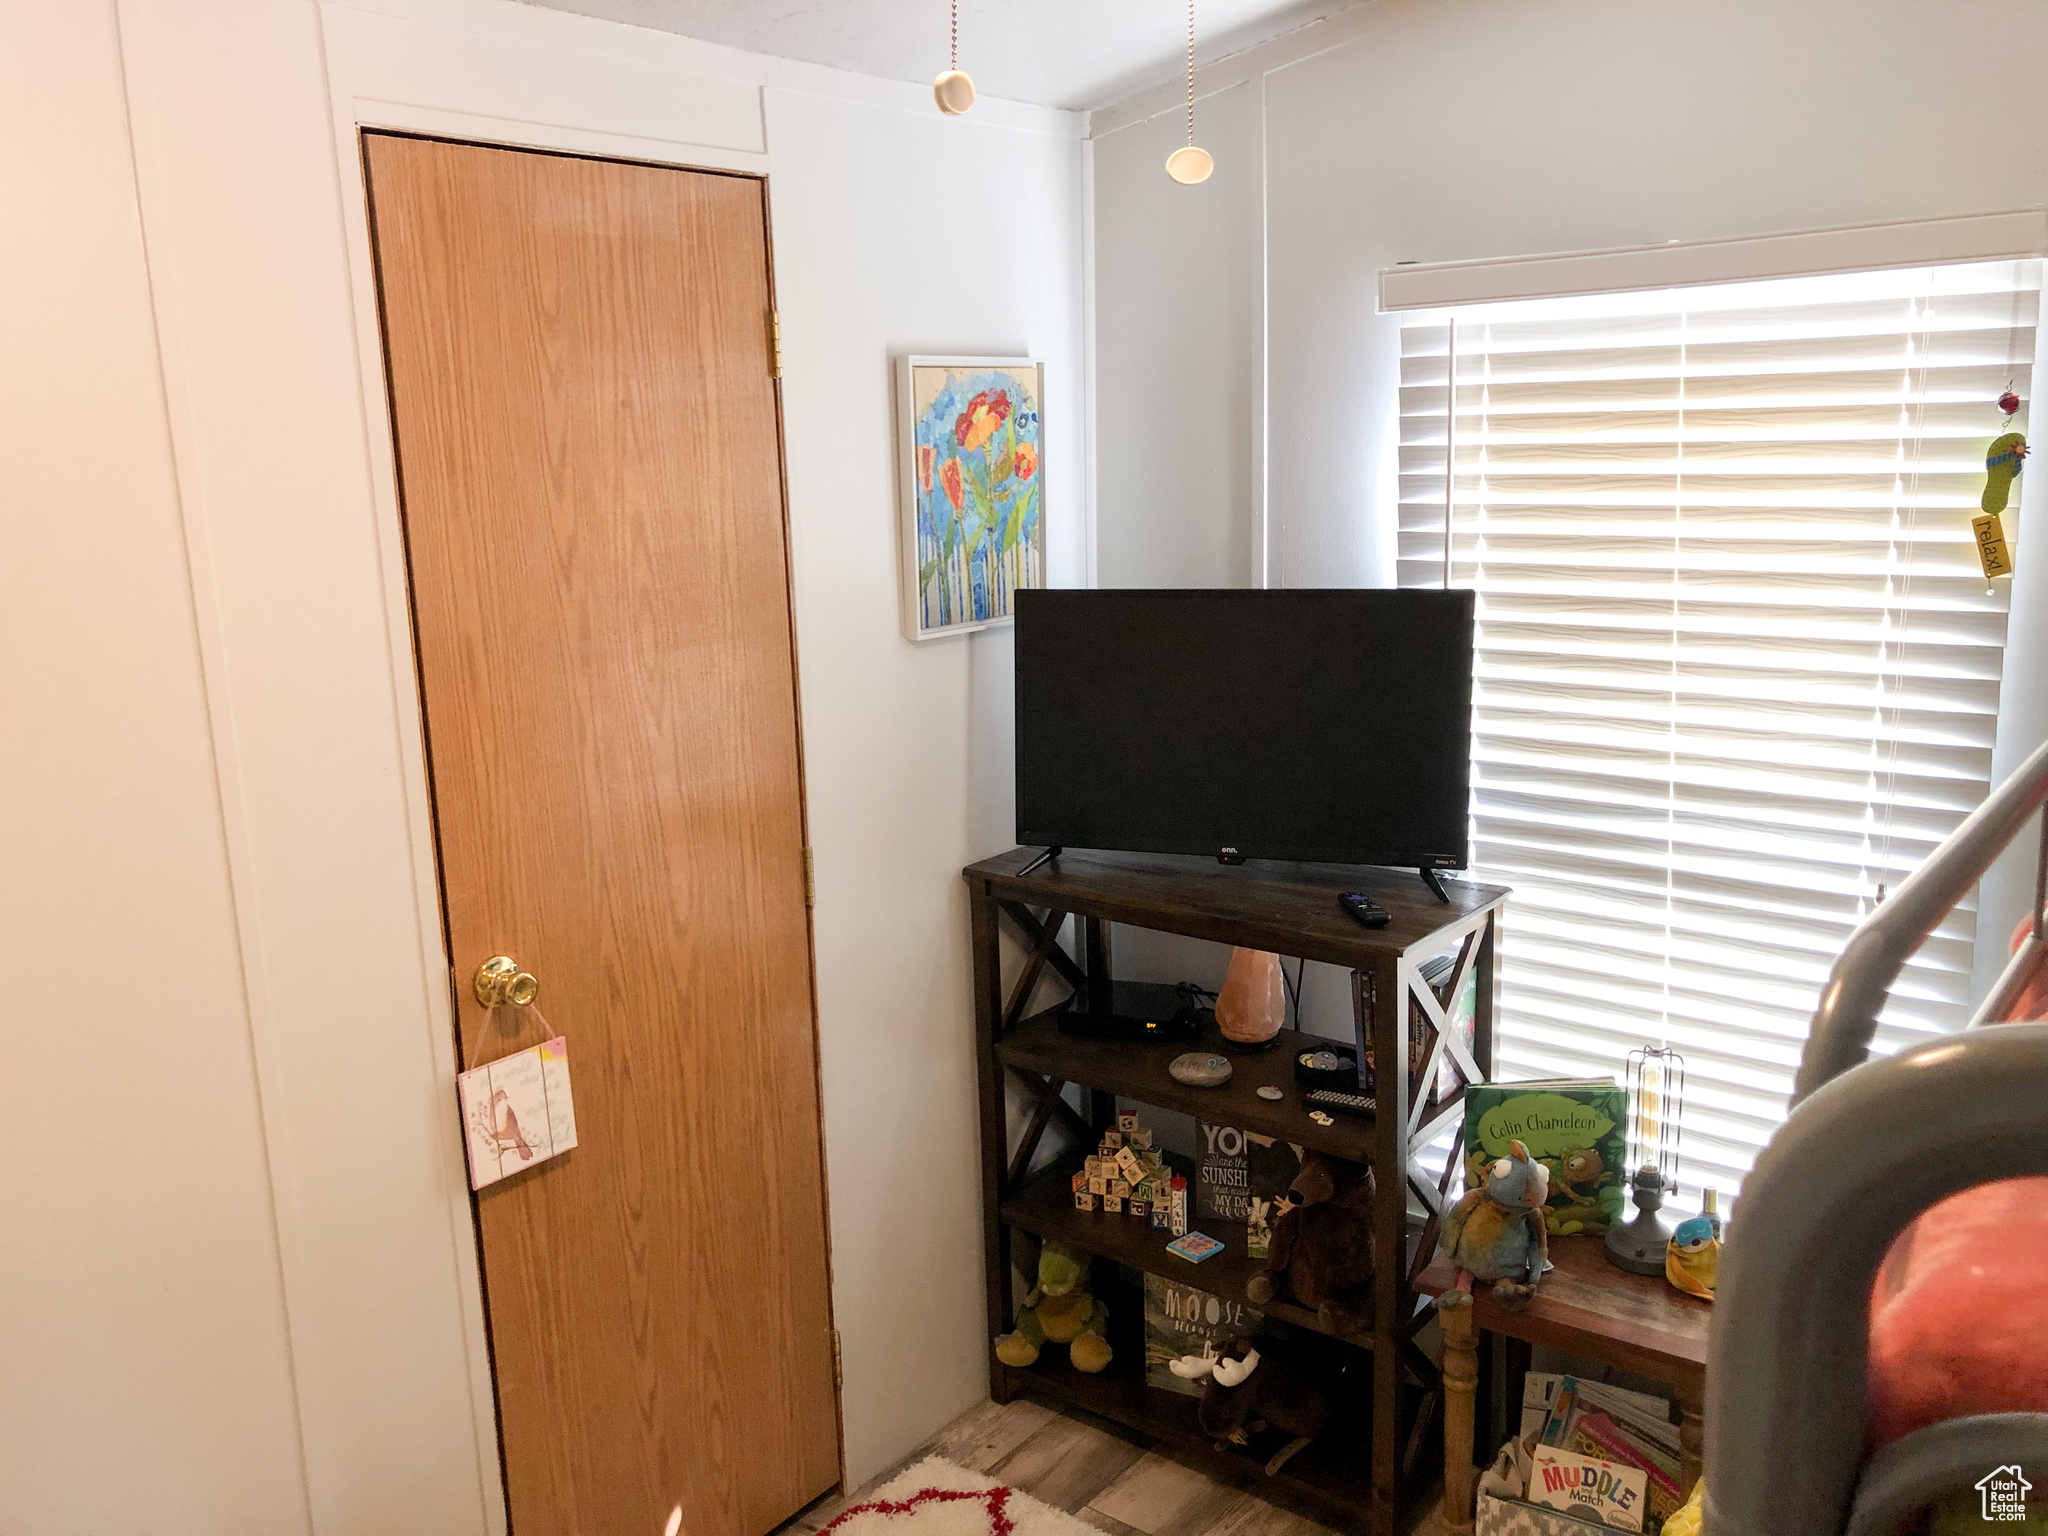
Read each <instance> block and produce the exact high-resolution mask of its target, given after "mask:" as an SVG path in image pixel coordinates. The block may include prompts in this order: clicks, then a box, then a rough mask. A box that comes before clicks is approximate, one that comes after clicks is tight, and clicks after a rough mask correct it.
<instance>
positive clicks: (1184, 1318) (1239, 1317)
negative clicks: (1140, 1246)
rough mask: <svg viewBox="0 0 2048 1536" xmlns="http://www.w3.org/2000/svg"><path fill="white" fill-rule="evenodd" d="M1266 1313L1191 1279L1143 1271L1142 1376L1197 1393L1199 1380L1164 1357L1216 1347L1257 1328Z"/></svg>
mask: <svg viewBox="0 0 2048 1536" xmlns="http://www.w3.org/2000/svg"><path fill="white" fill-rule="evenodd" d="M1263 1321H1264V1314H1263V1313H1260V1312H1258V1311H1255V1310H1254V1309H1253V1308H1251V1307H1248V1306H1246V1305H1245V1304H1244V1303H1243V1302H1241V1301H1226V1300H1225V1299H1224V1298H1222V1297H1221V1296H1211V1295H1210V1294H1209V1293H1208V1292H1206V1291H1198V1290H1196V1289H1195V1288H1194V1287H1193V1286H1192V1285H1182V1284H1181V1283H1180V1282H1179V1281H1178V1280H1167V1279H1164V1278H1162V1277H1160V1276H1158V1275H1147V1276H1146V1277H1145V1382H1146V1384H1147V1385H1148V1386H1154V1387H1163V1388H1165V1389H1166V1390H1167V1391H1168V1392H1179V1393H1181V1394H1183V1395H1184V1396H1187V1397H1200V1396H1201V1395H1202V1383H1201V1382H1200V1381H1199V1380H1194V1381H1189V1380H1185V1379H1183V1378H1182V1377H1179V1376H1176V1375H1174V1374H1173V1372H1172V1371H1170V1370H1168V1369H1167V1366H1168V1363H1169V1362H1171V1361H1174V1360H1178V1359H1179V1358H1180V1357H1181V1356H1182V1355H1199V1354H1201V1353H1202V1350H1203V1347H1204V1346H1207V1347H1209V1348H1211V1349H1216V1350H1220V1349H1222V1348H1223V1346H1224V1345H1225V1344H1228V1343H1229V1342H1230V1341H1231V1340H1232V1339H1234V1338H1237V1337H1238V1336H1239V1335H1240V1334H1247V1333H1257V1332H1258V1331H1259V1327H1260V1324H1261V1323H1262V1322H1263Z"/></svg>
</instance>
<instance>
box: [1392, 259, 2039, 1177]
mask: <svg viewBox="0 0 2048 1536" xmlns="http://www.w3.org/2000/svg"><path fill="white" fill-rule="evenodd" d="M2037 274H2038V264H2037V263H2033V262H2025V263H2000V264H1995V265H1985V266H1958V267H1946V268H1936V269H1932V270H1922V271H1915V272H1908V273H1897V272H1888V273H1870V274H1858V275H1856V276H1852V277H1830V278H1804V279H1798V280H1791V281H1782V282H1771V283H1751V284H1741V285H1722V286H1716V287H1712V288H1698V289H1688V290H1678V291H1666V292H1662V293H1655V294H1625V295H1603V296H1600V297H1598V298H1593V299H1583V298H1581V299H1568V300H1548V301H1537V302H1529V303H1517V304H1497V305H1488V306H1484V307H1477V308H1473V309H1469V310H1463V311H1460V312H1458V313H1457V314H1456V315H1455V317H1451V316H1447V315H1445V314H1443V313H1441V312H1439V313H1436V314H1430V315H1419V316H1415V317H1412V318H1411V319H1410V320H1409V321H1408V322H1407V323H1406V324H1404V328H1403V331H1402V341H1403V345H1402V388H1401V448H1400V470H1401V482H1400V483H1401V503H1400V533H1399V540H1400V542H1399V562H1400V565H1399V569H1400V580H1401V584H1402V585H1404V586H1418V587H1435V586H1439V585H1441V583H1442V580H1443V526H1444V523H1443V520H1444V472H1445V443H1446V426H1447V419H1446V395H1447V388H1446V375H1447V372H1448V362H1449V357H1448V342H1449V338H1450V336H1451V334H1452V329H1453V328H1452V324H1451V320H1452V319H1453V318H1455V322H1456V324H1455V335H1456V350H1457V356H1456V379H1457V386H1456V388H1457V416H1456V423H1455V425H1456V432H1455V439H1454V440H1455V445H1456V455H1457V476H1456V481H1455V498H1454V506H1453V529H1454V541H1453V551H1452V554H1453V566H1452V580H1453V584H1454V585H1458V586H1468V585H1469V586H1471V587H1473V588H1475V589H1477V591H1478V594H1479V603H1478V611H1479V642H1478V661H1477V684H1476V690H1475V709H1474V731H1475V738H1474V758H1475V763H1474V781H1475V790H1474V795H1473V823H1472V825H1473V857H1474V861H1475V864H1476V866H1477V874H1478V876H1479V877H1480V878H1483V879H1488V880H1497V881H1499V882H1501V883H1504V884H1509V885H1512V886H1514V887H1515V899H1514V902H1513V906H1512V909H1511V911H1512V921H1511V924H1510V929H1509V932H1510V942H1509V944H1508V947H1507V950H1506V952H1505V953H1506V967H1505V978H1506V998H1505V1003H1506V1007H1505V1011H1504V1025H1503V1033H1502V1037H1501V1047H1500V1052H1501V1065H1502V1070H1503V1075H1505V1076H1508V1077H1521V1076H1554V1075H1561V1074H1567V1073H1569V1074H1575V1075H1576V1074H1585V1073H1594V1072H1614V1073H1617V1074H1618V1073H1620V1072H1621V1070H1622V1069H1623V1064H1624V1061H1625V1058H1626V1056H1627V1053H1628V1051H1629V1050H1631V1049H1632V1048H1634V1047H1635V1046H1637V1045H1641V1044H1645V1043H1648V1044H1656V1043H1658V1042H1660V1041H1667V1040H1668V1041H1669V1042H1670V1043H1671V1044H1672V1045H1673V1046H1675V1047H1676V1048H1678V1049H1679V1050H1680V1051H1681V1052H1683V1053H1684V1054H1685V1056H1686V1058H1687V1062H1688V1065H1689V1068H1690V1080H1691V1082H1690V1095H1689V1102H1688V1105H1687V1113H1686V1117H1685V1152H1686V1161H1687V1164H1688V1172H1687V1174H1686V1175H1685V1177H1684V1181H1683V1182H1684V1185H1685V1187H1686V1188H1687V1189H1688V1191H1689V1192H1690V1193H1692V1194H1696V1192H1697V1190H1698V1188H1699V1186H1700V1184H1701V1183H1702V1182H1703V1181H1704V1182H1707V1183H1712V1184H1714V1185H1715V1186H1717V1187H1719V1188H1720V1189H1722V1190H1723V1191H1724V1192H1726V1193H1729V1194H1733V1193H1734V1191H1735V1190H1736V1188H1737V1187H1738V1186H1739V1183H1740V1180H1741V1177H1742V1175H1743V1174H1744V1173H1745V1172H1746V1171H1747V1170H1748V1168H1749V1166H1750V1163H1751V1162H1752V1160H1753V1159H1754V1156H1755V1153H1756V1151H1757V1149H1758V1148H1759V1147H1760V1146H1761V1145H1762V1143H1763V1142H1764V1141H1765V1140H1766V1139H1767V1138H1768V1136H1769V1135H1770V1133H1771V1131H1772V1130H1773V1129H1774V1128H1775V1127H1776V1125H1777V1124H1778V1122H1779V1120H1780V1119H1781V1118H1782V1115H1783V1113H1784V1108H1785V1101H1786V1096H1787V1094H1788V1093H1789V1091H1790V1087H1791V1081H1792V1075H1793V1071H1794V1069H1795V1067H1796V1065H1797V1062H1798V1057H1799V1050H1800V1046H1801V1044H1802V1043H1803V1041H1804V1039H1805V1035H1806V1027H1807V1024H1808V1022H1809V1020H1810V1018H1811V1016H1812V1012H1813V1008H1814V1003H1815V1000H1816V997H1817V994H1818V990H1819V987H1820V984H1821V982H1822V980H1823V979H1824V978H1825V976H1826V973H1827V970H1828V968H1829V967H1830V966H1831V965H1832V964H1833V962H1834V960H1835V958H1836V956H1837V955H1839V954H1840V952H1841V949H1842V946H1843V943H1844V941H1845V940H1846V939H1847V937H1848V934H1849V932H1850V930H1851V929H1852V928H1853V926H1854V925H1855V923H1856V922H1857V921H1858V920H1859V919H1860V918H1861V917H1862V916H1863V915H1864V914H1865V913H1867V912H1868V911H1869V909H1870V903H1871V901H1872V899H1873V898H1874V896H1875V894H1876V892H1877V889H1878V887H1879V886H1880V884H1885V883H1889V884H1896V883H1897V881H1898V879H1899V878H1900V877H1901V876H1902V875H1903V874H1904V873H1906V872H1907V871H1909V870H1911V869H1913V868H1914V867H1915V866H1916V865H1918V864H1919V863H1920V861H1921V860H1922V859H1923V858H1924V857H1925V856H1926V855H1927V853H1928V852H1929V851H1930V850H1931V849H1932V848H1933V847H1934V846H1935V844H1937V843H1938V842H1939V841H1940V840H1941V839H1942V838H1943V837H1945V836H1946V835H1947V834H1948V833H1949V832H1950V831H1951V830H1952V829H1953V828H1954V827H1955V825H1956V824H1957V823H1958V822H1959V821H1960V820H1961V819H1962V817H1963V816H1964V815H1966V814H1967V813H1968V811H1969V810H1970V809H1971V808H1972V807H1973V806H1975V805H1976V804H1977V802H1978V801H1979V800H1980V799H1982V798H1983V796H1984V794H1985V792H1986V789H1987V787H1988V784H1987V780H1988V776H1989V772H1990V762H1991V747H1992V737H1993V732H1994V729H1995V725H1996V715H1997V707H1998V683H1999V667H2000V660H2001V656H2002V650H2003V646H2004V641H2005V603H2006V591H2007V584H2005V583H1998V584H1995V585H1988V584H1987V583H1986V582H1985V581H1984V579H1983V578H1982V576H1981V574H1980V573H1979V568H1978V565H1977V558H1976V554H1975V549H1974V545H1973V542H1972V537H1971V532H1970V517H1971V516H1972V515H1973V514H1974V513H1975V512H1976V510H1977V499H1978V496H1979V495H1980V493H1981V491H1982V488H1983V479H1984V472H1983V460H1984V450H1985V446H1986V445H1987V444H1988V443H1989V441H1990V439H1991V438H1992V437H1993V436H1994V435H1995V434H1996V433H1997V432H1998V431H2000V430H2002V428H2001V424H2000V417H1999V414H1998V412H1997V410H1996V406H1995V403H1994V402H1995V401H1996V399H1997V396H1998V395H1999V394H2000V393H2001V391H2003V390H2004V389H2005V388H2006V387H2007V384H2008V382H2009V381H2010V383H2011V384H2012V387H2013V388H2015V389H2016V390H2017V391H2018V392H2019V393H2020V395H2021V396H2022V397H2023V398H2025V397H2029V396H2030V394H2031V390H2030V388H2029V381H2028V377H2027V373H2028V363H2029V362H2030V361H2031V359H2032V357H2033V326H2034V321H2035V311H2036V306H2037V299H2038V275H2037ZM2013 425H2014V429H2015V430H2020V431H2024V430H2025V429H2026V420H2025V417H2024V415H2022V416H2021V417H2019V418H2018V419H2016V420H2015V422H2014V424H2013ZM2043 553H2044V554H2048V551H2044V552H2043ZM2016 558H2022V559H2023V558H2026V554H2025V552H2024V551H2020V550H2017V548H2016ZM1974 926H1975V916H1974V911H1973V910H1961V911H1958V912H1957V913H1956V914H1955V915H1954V916H1953V917H1952V918H1951V919H1950V921H1949V922H1948V923H1947V924H1946V925H1944V927H1943V929H1942V930H1941V932H1940V933H1939V934H1937V935H1936V937H1935V938H1934V939H1933V940H1931V941H1930V942H1929V944H1928V945H1927V946H1926V947H1925V948H1924V949H1923V950H1922V951H1921V953H1920V955H1919V956H1918V958H1917V959H1916V960H1915V961H1914V963H1913V965H1912V966H1911V967H1910V968H1909V970H1908V972H1907V974H1906V976H1905V977H1904V978H1903V979H1902V980H1901V983H1900V985H1899V986H1898V988H1897V989H1896V990H1895V992H1894V994H1893V1002H1892V1005H1891V1007H1890V1008H1889V1009H1888V1011H1887V1012H1886V1014H1885V1017H1884V1020H1883V1027H1882V1031H1881V1034H1880V1041H1879V1044H1880V1048H1881V1049H1886V1050H1891V1049H1896V1048H1897V1047H1898V1046H1899V1045H1901V1044H1903V1043H1905V1042H1906V1041H1908V1040H1911V1039H1914V1038H1918V1037H1920V1036H1924V1035H1927V1034H1930V1033H1934V1032H1937V1031H1942V1030H1948V1029H1954V1028H1957V1027H1960V1025H1961V1024H1962V1023H1963V1020H1964V1017H1965V1014H1966V1006H1965V1005H1966V1001H1967V995H1968V989H1969V969H1970V948H1971V943H1972V940H1973V937H1974Z"/></svg>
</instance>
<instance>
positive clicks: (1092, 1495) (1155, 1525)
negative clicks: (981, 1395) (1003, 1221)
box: [775, 1398, 1437, 1536]
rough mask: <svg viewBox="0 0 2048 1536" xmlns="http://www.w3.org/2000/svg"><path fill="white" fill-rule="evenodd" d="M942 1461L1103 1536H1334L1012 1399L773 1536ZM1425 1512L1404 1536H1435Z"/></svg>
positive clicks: (788, 1534) (816, 1524)
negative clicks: (910, 1470) (925, 1463)
mask: <svg viewBox="0 0 2048 1536" xmlns="http://www.w3.org/2000/svg"><path fill="white" fill-rule="evenodd" d="M927 1456H943V1457H945V1458H946V1460H948V1461H950V1462H952V1463H953V1464H954V1465H955V1466H961V1467H968V1468H971V1469H972V1470H974V1471H976V1472H981V1473H984V1474H986V1475H987V1476H989V1477H993V1478H999V1479H1001V1480H1002V1481H1003V1482H1005V1483H1008V1484H1009V1485H1010V1486H1011V1487H1013V1488H1016V1489H1019V1490H1020V1491H1022V1492H1024V1493H1028V1494H1030V1495H1031V1496H1032V1497H1033V1498H1034V1499H1037V1500H1039V1501H1040V1502H1041V1503H1045V1504H1051V1505H1054V1506H1055V1507H1057V1508H1059V1509H1064V1510H1066V1511H1067V1512H1068V1513H1069V1514H1071V1515H1074V1516H1075V1517H1077V1518H1078V1519H1079V1520H1080V1521H1081V1522H1082V1523H1083V1524H1085V1525H1091V1526H1094V1527H1095V1528H1096V1529H1097V1530H1099V1531H1105V1532H1107V1533H1109V1536H1342V1533H1338V1532H1333V1531H1331V1530H1329V1529H1328V1528H1327V1527H1325V1526H1321V1525H1317V1524H1316V1523H1315V1522H1314V1521H1312V1520H1304V1519H1302V1518H1301V1516H1299V1515H1293V1514H1289V1513H1288V1512H1287V1511H1285V1510H1282V1509H1276V1508H1275V1507H1274V1506H1273V1505H1271V1504H1268V1503H1267V1502H1266V1501H1265V1500H1264V1499H1261V1498H1259V1497H1257V1496H1256V1495H1254V1494H1249V1493H1243V1492H1240V1491H1239V1490H1237V1489H1235V1488H1229V1487H1225V1486H1224V1485H1223V1484H1221V1483H1217V1482H1213V1481H1212V1480H1210V1479H1209V1478H1207V1477H1205V1476H1203V1475H1202V1474H1201V1473H1199V1472H1194V1471H1190V1470H1189V1469H1188V1468H1186V1467H1183V1466H1181V1465H1180V1464H1179V1463H1178V1462H1174V1461H1168V1460H1167V1459H1165V1458H1164V1457H1161V1456H1155V1455H1153V1454H1151V1453H1150V1452H1148V1451H1144V1450H1141V1449H1140V1448H1139V1447H1137V1446H1135V1445H1132V1444H1131V1443H1130V1442H1129V1441H1127V1440H1124V1439H1121V1438H1119V1437H1118V1436H1117V1435H1115V1434H1113V1433H1111V1432H1110V1430H1109V1429H1108V1428H1106V1427H1104V1426H1102V1425H1101V1424H1100V1423H1099V1422H1098V1421H1092V1420H1082V1419H1079V1418H1070V1417H1067V1416H1066V1415H1063V1414H1059V1413H1055V1412H1053V1411H1052V1410H1051V1409H1050V1408H1045V1407H1042V1406H1040V1405H1039V1404H1037V1403H1033V1402H1029V1401H1027V1400H1025V1399H1023V1398H1019V1399H1018V1400H1017V1401H1016V1402H1013V1403H1009V1404H1005V1405H1001V1406H998V1405H997V1404H995V1403H992V1402H984V1403H982V1404H981V1405H980V1406H979V1407H976V1408H971V1409H969V1410H968V1411H967V1412H966V1413H963V1414H962V1415H961V1416H960V1417H959V1418H957V1419H955V1420H954V1421H953V1422H952V1423H950V1424H948V1425H947V1426H946V1427H945V1428H944V1429H942V1430H940V1431H939V1432H938V1433H937V1434H936V1435H934V1436H932V1438H931V1439H930V1440H928V1441H926V1442H925V1443H924V1444H923V1445H921V1446H919V1447H918V1448H917V1449H916V1450H914V1451H912V1452H911V1453H910V1454H909V1455H908V1456H906V1457H904V1458H903V1460H902V1461H901V1462H899V1463H897V1464H896V1465H895V1466H893V1467H891V1468H889V1470H887V1471H886V1472H883V1473H881V1474H880V1475H879V1476H877V1477H875V1478H873V1479H871V1480H870V1481H869V1482H868V1483H867V1485H866V1486H865V1487H863V1488H861V1489H858V1490H856V1491H855V1492H854V1493H852V1494H849V1495H847V1496H845V1497H842V1498H832V1499H826V1500H824V1501H822V1502H820V1503H818V1504H814V1505H812V1506H811V1507H810V1508H809V1509H807V1510H805V1511H804V1512H803V1513H802V1514H801V1515H799V1516H798V1517H797V1518H796V1519H794V1520H792V1521H791V1522H790V1523H789V1524H788V1525H785V1526H784V1527H782V1529H781V1530H780V1531H778V1532H776V1533H775V1536H813V1533H815V1532H817V1531H820V1530H822V1529H823V1528H824V1527H825V1526H827V1525H829V1524H830V1523H831V1522H832V1519H833V1517H834V1516H835V1515H837V1514H838V1513H839V1512H840V1511H841V1510H842V1509H845V1508H846V1507H847V1506H848V1505H849V1504H857V1503H859V1502H860V1500H861V1499H862V1498H863V1497H865V1496H866V1494H867V1493H868V1491H869V1490H870V1489H874V1488H879V1487H880V1486H881V1485H882V1484H883V1483H886V1482H887V1481H888V1480H889V1479H890V1478H892V1477H894V1476H895V1475H896V1474H897V1473H898V1472H900V1471H901V1470H902V1469H903V1468H904V1467H907V1466H910V1465H911V1464H913V1463H915V1462H919V1461H922V1460H924V1459H925V1457H927ZM1436 1530H1437V1522H1436V1516H1435V1514H1434V1512H1432V1513H1431V1514H1430V1515H1429V1516H1428V1517H1427V1518H1425V1519H1424V1520H1423V1521H1422V1523H1421V1524H1420V1525H1419V1526H1418V1527H1417V1528H1416V1529H1415V1531H1413V1532H1412V1533H1411V1536H1435V1533H1436Z"/></svg>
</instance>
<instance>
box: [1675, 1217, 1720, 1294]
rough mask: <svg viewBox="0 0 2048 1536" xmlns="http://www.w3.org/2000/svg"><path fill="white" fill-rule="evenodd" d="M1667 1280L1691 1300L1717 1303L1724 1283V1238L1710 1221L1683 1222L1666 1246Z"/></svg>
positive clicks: (1702, 1219)
mask: <svg viewBox="0 0 2048 1536" xmlns="http://www.w3.org/2000/svg"><path fill="white" fill-rule="evenodd" d="M1664 1278H1665V1279H1666V1280H1669V1281H1670V1282H1671V1283H1672V1284H1673V1285H1675V1286H1677V1287H1678V1288H1679V1289H1680V1290H1681V1291H1683V1292H1685V1294H1686V1295H1688V1296H1700V1297H1704V1298H1705V1299H1706V1300H1708V1301H1712V1300H1713V1299H1714V1287H1715V1286H1717V1285H1719V1284H1720V1282H1721V1235H1720V1234H1719V1233H1718V1232H1716V1231H1715V1230H1714V1223H1713V1219H1712V1218H1711V1217H1707V1216H1694V1217H1692V1218H1690V1219H1688V1220H1686V1221H1681V1222H1680V1223H1679V1224H1678V1227H1677V1229H1676V1230H1675V1231H1674V1232H1672V1234H1671V1241H1670V1242H1668V1243H1666V1244H1665V1245H1664Z"/></svg>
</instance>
